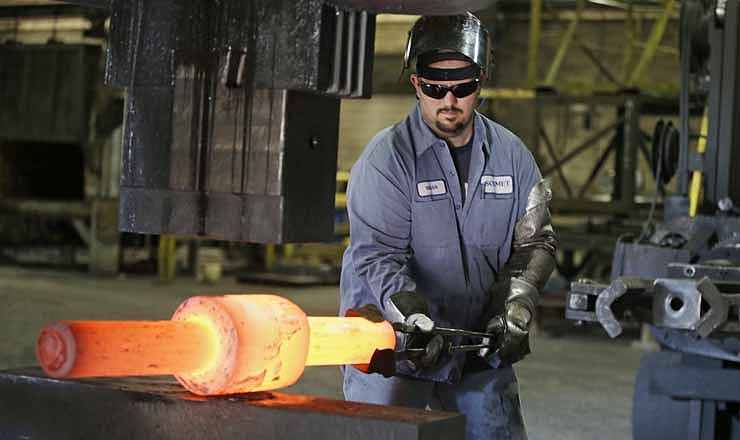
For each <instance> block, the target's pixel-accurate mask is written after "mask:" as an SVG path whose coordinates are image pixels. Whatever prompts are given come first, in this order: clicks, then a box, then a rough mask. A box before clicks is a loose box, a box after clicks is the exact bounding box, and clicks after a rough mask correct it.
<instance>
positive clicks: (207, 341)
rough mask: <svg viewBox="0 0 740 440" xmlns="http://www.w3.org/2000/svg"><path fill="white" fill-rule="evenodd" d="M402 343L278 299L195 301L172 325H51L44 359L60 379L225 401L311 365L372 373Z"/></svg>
mask: <svg viewBox="0 0 740 440" xmlns="http://www.w3.org/2000/svg"><path fill="white" fill-rule="evenodd" d="M395 341H396V339H395V333H394V331H393V328H392V327H391V325H390V324H389V323H388V322H385V321H383V322H378V323H375V322H371V321H368V320H366V319H364V318H359V317H347V318H338V317H307V316H306V314H305V313H304V312H303V311H302V310H301V309H300V308H299V307H298V306H296V305H295V304H293V303H292V302H290V301H288V300H286V299H285V298H281V297H279V296H274V295H226V296H219V297H205V296H196V297H193V298H190V299H188V300H186V301H185V302H183V303H182V304H181V305H180V307H179V308H178V309H177V311H176V312H175V314H174V316H173V317H172V320H171V321H59V322H54V323H51V324H49V325H47V326H46V327H44V328H43V329H42V330H41V333H40V334H39V337H38V341H37V343H36V355H37V357H38V359H39V362H40V363H41V366H42V367H43V369H44V371H46V373H47V374H48V375H49V376H51V377H58V378H61V377H94V376H145V375H162V374H173V375H175V377H176V378H177V380H178V381H179V382H180V383H181V384H182V385H183V386H184V387H185V388H187V389H188V390H189V391H191V392H193V393H195V394H199V395H218V394H231V393H244V392H248V391H264V390H272V389H276V388H281V387H285V386H288V385H292V384H293V383H295V382H296V381H297V380H298V378H299V377H300V376H301V374H302V373H303V369H304V367H305V366H312V365H345V364H367V363H369V362H370V358H371V357H372V355H373V352H374V351H375V350H376V349H393V348H394V347H395Z"/></svg>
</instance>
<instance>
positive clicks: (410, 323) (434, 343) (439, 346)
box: [403, 313, 445, 370]
mask: <svg viewBox="0 0 740 440" xmlns="http://www.w3.org/2000/svg"><path fill="white" fill-rule="evenodd" d="M404 324H405V326H406V328H407V329H409V330H411V331H414V330H418V333H416V334H409V335H404V336H405V338H404V347H403V349H404V350H407V349H412V350H413V349H423V350H424V351H419V352H418V353H416V352H415V353H412V354H410V355H409V357H408V359H409V361H411V363H412V364H413V365H414V368H415V369H417V370H418V369H420V368H429V367H432V366H434V365H435V364H436V363H437V360H439V356H440V355H441V354H442V351H443V350H444V346H445V340H444V337H442V336H441V335H433V334H432V331H433V330H434V321H432V319H431V318H430V317H428V316H427V315H425V314H423V313H414V314H413V315H411V316H409V317H408V318H406V321H405V322H404Z"/></svg>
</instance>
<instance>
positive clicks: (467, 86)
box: [419, 78, 480, 99]
mask: <svg viewBox="0 0 740 440" xmlns="http://www.w3.org/2000/svg"><path fill="white" fill-rule="evenodd" d="M419 85H420V86H421V91H422V93H424V94H425V95H427V96H428V97H430V98H433V99H442V98H444V97H445V96H447V92H452V94H453V95H455V98H458V99H459V98H464V97H466V96H469V95H471V94H472V93H475V91H476V90H478V86H479V85H480V80H479V79H478V78H476V79H474V80H472V81H468V82H464V83H462V84H455V85H454V86H443V85H441V84H429V83H427V82H424V81H422V80H421V79H420V80H419Z"/></svg>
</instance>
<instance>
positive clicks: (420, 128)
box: [410, 103, 491, 157]
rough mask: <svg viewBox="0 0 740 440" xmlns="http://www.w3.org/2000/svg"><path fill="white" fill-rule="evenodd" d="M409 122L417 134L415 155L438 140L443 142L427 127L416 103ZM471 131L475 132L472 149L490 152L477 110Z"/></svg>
mask: <svg viewBox="0 0 740 440" xmlns="http://www.w3.org/2000/svg"><path fill="white" fill-rule="evenodd" d="M410 122H411V126H412V130H413V131H414V132H415V133H416V134H417V140H416V142H415V144H416V156H417V157H418V156H421V155H422V154H424V152H425V151H427V150H428V149H429V147H431V146H433V145H435V144H438V143H439V142H444V141H443V140H442V139H440V138H438V137H437V135H436V134H434V132H433V131H432V129H431V128H429V126H428V125H427V123H426V122H424V119H423V118H422V117H421V108H420V107H419V104H418V103H417V104H416V107H414V110H413V112H412V113H411V118H410ZM473 131H474V132H475V136H473V150H475V149H476V148H483V151H484V152H485V153H486V154H487V155H488V154H491V151H490V146H489V145H488V139H486V135H485V133H486V131H485V124H484V123H483V118H482V117H481V115H480V114H479V113H478V112H477V111H475V112H474V113H473Z"/></svg>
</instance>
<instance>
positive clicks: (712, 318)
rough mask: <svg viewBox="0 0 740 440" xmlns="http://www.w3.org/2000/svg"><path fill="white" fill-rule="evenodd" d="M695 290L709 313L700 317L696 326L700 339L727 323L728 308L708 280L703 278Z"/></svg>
mask: <svg viewBox="0 0 740 440" xmlns="http://www.w3.org/2000/svg"><path fill="white" fill-rule="evenodd" d="M696 290H698V291H699V293H701V296H702V299H704V300H705V301H706V302H707V303H708V304H709V307H710V309H709V311H707V313H706V314H704V316H702V317H701V319H700V320H699V322H698V324H697V325H696V332H697V333H698V334H699V336H701V337H702V338H706V337H707V336H709V334H710V333H712V332H713V331H714V330H716V329H717V327H719V326H720V325H722V324H724V323H725V321H727V315H728V313H729V307H728V304H727V301H725V299H724V297H723V296H722V294H721V293H720V291H719V290H718V289H717V286H715V285H714V283H713V282H712V281H711V280H710V279H709V278H708V277H704V278H702V279H701V281H699V282H698V283H697V284H696Z"/></svg>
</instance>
